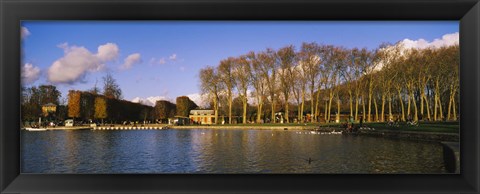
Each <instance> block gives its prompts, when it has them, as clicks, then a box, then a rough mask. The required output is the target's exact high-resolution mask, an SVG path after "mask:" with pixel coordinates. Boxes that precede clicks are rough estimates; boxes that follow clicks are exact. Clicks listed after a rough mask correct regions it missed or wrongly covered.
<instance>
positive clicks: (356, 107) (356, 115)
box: [355, 95, 359, 121]
mask: <svg viewBox="0 0 480 194" xmlns="http://www.w3.org/2000/svg"><path fill="white" fill-rule="evenodd" d="M358 100H359V99H358V95H355V121H358Z"/></svg>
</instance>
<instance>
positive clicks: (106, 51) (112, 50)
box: [96, 43, 119, 62]
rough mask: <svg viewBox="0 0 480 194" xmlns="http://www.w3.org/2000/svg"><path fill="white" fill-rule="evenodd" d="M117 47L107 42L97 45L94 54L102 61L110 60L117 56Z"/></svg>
mask: <svg viewBox="0 0 480 194" xmlns="http://www.w3.org/2000/svg"><path fill="white" fill-rule="evenodd" d="M118 53H119V49H118V46H117V45H116V44H114V43H107V44H104V45H100V46H99V47H98V53H97V54H96V56H97V57H98V58H99V59H100V60H102V61H103V62H106V61H112V60H114V59H116V58H118Z"/></svg>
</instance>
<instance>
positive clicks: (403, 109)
mask: <svg viewBox="0 0 480 194" xmlns="http://www.w3.org/2000/svg"><path fill="white" fill-rule="evenodd" d="M397 92H398V100H399V101H400V107H401V108H402V121H405V108H404V107H403V99H402V93H401V91H400V89H397Z"/></svg>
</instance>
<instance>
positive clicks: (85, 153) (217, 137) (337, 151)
mask: <svg viewBox="0 0 480 194" xmlns="http://www.w3.org/2000/svg"><path fill="white" fill-rule="evenodd" d="M21 142H22V146H21V151H22V153H21V156H22V158H21V162H22V164H21V167H22V173H109V174H110V173H429V174H431V173H435V174H436V173H446V170H445V167H444V163H443V158H442V147H441V145H440V144H439V143H429V142H415V141H404V140H392V139H384V138H375V137H365V136H346V135H319V134H309V133H307V134H306V132H300V131H272V130H233V129H229V130H219V129H196V130H175V129H168V130H141V131H136V130H131V131H89V130H82V131H61V130H57V131H44V132H30V131H22V132H21ZM309 159H311V161H310V163H309V161H308V160H309Z"/></svg>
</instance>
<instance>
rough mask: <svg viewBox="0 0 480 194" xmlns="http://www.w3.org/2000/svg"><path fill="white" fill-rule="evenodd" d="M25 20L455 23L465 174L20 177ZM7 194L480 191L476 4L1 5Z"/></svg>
mask: <svg viewBox="0 0 480 194" xmlns="http://www.w3.org/2000/svg"><path fill="white" fill-rule="evenodd" d="M22 20H456V21H460V47H461V67H460V75H461V86H460V99H461V106H460V109H461V114H462V117H461V121H460V126H461V133H460V140H461V153H462V154H461V171H460V174H439V175H426V174H414V175H406V174H402V175H393V174H392V175H386V174H381V175H375V174H372V175H360V174H358V175H356V174H347V175H340V174H329V175H266V174H261V175H227V174H220V175H179V174H177V175H153V174H111V175H93V174H78V175H76V174H62V175H55V174H51V175H50V174H48V175H47V174H20V154H19V153H20V143H19V142H20V135H19V128H20V126H19V125H20V108H19V107H20V106H19V104H20V103H19V102H20V101H19V100H20V99H19V98H20V65H19V64H20V21H22ZM0 21H1V34H0V44H1V45H0V51H1V52H0V59H1V62H0V63H1V64H0V75H1V77H0V94H1V95H0V138H1V140H0V148H1V149H0V161H1V166H0V189H1V190H0V192H1V193H33V192H35V193H85V192H92V193H120V192H122V193H146V192H148V193H171V192H176V193H187V192H188V193H190V192H199V193H214V192H216V193H232V192H236V193H244V192H252V193H263V192H270V193H413V192H415V193H479V191H480V189H479V185H480V184H479V163H480V161H479V145H480V144H479V139H480V137H479V133H478V132H479V118H480V116H479V111H480V103H479V101H480V96H479V95H480V91H479V88H480V87H479V86H480V85H479V82H480V81H479V79H480V78H479V76H480V63H479V62H480V61H479V60H480V58H479V55H480V52H479V51H480V50H479V47H480V39H479V38H480V3H479V1H478V0H336V1H334V0H315V1H312V0H300V1H294V0H287V1H274V0H256V1H255V0H197V1H194V0H180V1H173V0H141V1H132V0H127V1H118V0H117V1H107V0H85V1H81V0H63V1H60V0H36V1H34V0H0Z"/></svg>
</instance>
